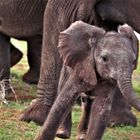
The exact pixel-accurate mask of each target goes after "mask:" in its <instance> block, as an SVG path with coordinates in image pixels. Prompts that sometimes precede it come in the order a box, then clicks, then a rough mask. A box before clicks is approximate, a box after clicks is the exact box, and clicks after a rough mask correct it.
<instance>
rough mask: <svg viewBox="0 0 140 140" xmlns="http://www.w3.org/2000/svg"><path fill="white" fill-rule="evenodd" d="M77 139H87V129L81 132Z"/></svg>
mask: <svg viewBox="0 0 140 140" xmlns="http://www.w3.org/2000/svg"><path fill="white" fill-rule="evenodd" d="M76 139H77V140H86V131H83V132H79V133H78V135H77V137H76Z"/></svg>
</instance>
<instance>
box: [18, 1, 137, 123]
mask: <svg viewBox="0 0 140 140" xmlns="http://www.w3.org/2000/svg"><path fill="white" fill-rule="evenodd" d="M112 1H113V0H112ZM104 2H108V1H106V0H88V1H81V0H75V1H73V0H50V1H49V2H48V4H47V7H46V10H45V16H44V18H45V20H44V29H43V32H44V33H43V51H42V60H41V62H42V64H41V72H40V80H39V84H38V91H37V97H36V102H35V103H33V104H32V105H30V106H29V107H28V108H27V109H26V110H25V111H24V112H23V114H22V115H21V120H24V121H28V122H29V121H34V122H36V123H38V124H41V125H42V124H43V123H44V120H45V119H46V117H47V114H48V112H49V110H50V108H51V106H52V104H53V102H54V100H55V98H56V96H57V89H58V81H59V76H60V70H61V68H62V60H61V59H60V56H59V53H58V49H57V47H56V46H57V45H58V36H59V33H60V31H63V30H65V29H66V28H68V27H69V26H70V24H71V23H73V22H75V21H77V20H82V21H85V22H86V23H89V24H95V25H97V26H102V25H103V27H104V28H105V29H107V30H110V29H113V30H117V28H116V27H117V25H118V24H119V23H124V22H127V23H128V24H130V25H131V26H132V27H134V28H135V27H136V28H135V29H136V30H137V31H138V32H140V30H139V27H140V23H139V20H135V22H133V24H132V23H131V21H132V20H133V21H134V19H136V18H137V19H139V18H138V17H139V16H140V14H139V13H140V12H139V8H138V7H137V6H138V5H139V1H138V0H130V1H127V2H126V0H121V1H120V0H119V2H118V0H114V1H113V3H114V5H115V6H116V7H120V9H119V10H120V11H117V12H119V13H122V14H123V16H124V17H123V19H125V21H124V20H121V19H122V18H121V19H118V18H117V19H115V18H116V16H113V17H112V19H111V20H110V22H109V23H108V22H106V21H104V17H102V18H101V14H102V13H104V11H103V12H102V11H100V10H101V8H102V7H103V6H104ZM123 2H125V6H124V3H123ZM102 3H103V4H102ZM128 5H131V8H129V10H127V9H128V8H127V7H128ZM100 7H101V8H100ZM110 8H111V7H110ZM113 8H114V7H112V11H111V12H112V13H115V14H117V13H116V10H115V8H114V9H113ZM123 9H126V10H125V11H126V12H129V13H124V11H123ZM133 9H136V10H135V14H134V12H133ZM104 10H105V8H104ZM131 10H132V11H131ZM111 12H108V13H106V17H107V15H108V14H109V13H111ZM47 19H49V20H47ZM113 19H114V20H113ZM120 20H121V21H120ZM52 23H54V24H52ZM103 23H104V24H103ZM106 23H107V24H106ZM110 23H111V24H110ZM47 34H49V36H47ZM46 60H47V61H46ZM118 116H119V115H118Z"/></svg>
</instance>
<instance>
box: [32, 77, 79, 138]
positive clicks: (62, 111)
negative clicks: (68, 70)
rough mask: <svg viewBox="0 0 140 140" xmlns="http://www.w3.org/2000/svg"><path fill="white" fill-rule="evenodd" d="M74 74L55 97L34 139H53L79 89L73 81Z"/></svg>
mask: <svg viewBox="0 0 140 140" xmlns="http://www.w3.org/2000/svg"><path fill="white" fill-rule="evenodd" d="M73 79H75V76H71V77H70V78H69V79H68V80H67V83H66V85H65V87H64V88H63V89H62V91H60V94H59V95H58V97H57V98H56V101H55V102H54V104H53V106H52V108H51V110H50V112H49V115H48V117H47V119H46V120H45V123H44V125H43V128H42V130H41V132H40V133H39V135H38V136H37V137H36V138H35V139H34V140H53V139H54V138H55V135H56V132H57V129H58V127H59V125H60V124H61V122H62V120H63V119H64V118H65V117H66V116H67V115H68V113H69V112H70V110H71V108H72V105H73V103H74V102H75V99H76V98H77V96H78V92H77V91H78V89H80V88H79V87H78V86H77V85H76V84H75V82H71V81H74V80H73Z"/></svg>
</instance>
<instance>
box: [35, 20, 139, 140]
mask: <svg viewBox="0 0 140 140" xmlns="http://www.w3.org/2000/svg"><path fill="white" fill-rule="evenodd" d="M58 49H59V52H60V56H61V58H62V59H63V62H64V66H63V67H66V71H67V72H68V73H69V74H68V79H67V81H66V83H65V85H63V86H62V84H61V87H59V95H58V96H57V98H56V100H55V102H54V104H53V106H52V108H51V110H50V112H49V114H48V117H47V119H46V121H45V123H44V125H43V128H42V130H41V132H40V133H39V135H38V136H37V137H36V138H35V140H53V139H54V138H55V135H56V131H57V129H58V127H59V125H60V123H61V122H62V120H63V118H65V117H66V116H67V115H68V113H69V112H70V110H71V108H72V105H73V104H74V102H75V100H76V98H77V97H78V95H79V94H80V93H81V92H87V91H91V93H90V95H91V96H95V99H94V102H93V103H92V106H91V112H90V117H89V125H88V130H87V135H86V138H85V140H101V138H102V136H103V133H104V130H105V128H106V126H107V124H108V120H109V117H110V114H111V109H113V108H112V105H113V101H114V100H115V98H114V97H115V96H114V94H115V90H116V88H117V87H119V89H120V91H121V93H122V96H123V97H124V98H125V99H126V100H127V101H128V102H129V103H130V104H131V105H132V106H133V107H134V108H136V109H137V110H138V111H140V100H139V99H138V97H137V95H136V94H135V92H134V90H133V88H132V82H131V79H132V72H133V70H134V68H135V67H136V65H137V60H138V40H137V38H136V36H135V34H134V32H133V30H132V29H131V28H130V27H129V26H126V25H124V26H120V27H119V29H118V33H117V32H113V31H112V32H105V30H103V29H101V28H98V27H95V26H91V25H89V24H86V23H84V22H81V21H77V22H75V23H73V24H72V25H71V26H70V27H69V28H68V29H67V30H65V31H63V32H61V33H60V37H59V45H58ZM61 76H62V77H65V75H64V73H62V75H61ZM61 76H60V78H61ZM58 118H59V119H58Z"/></svg>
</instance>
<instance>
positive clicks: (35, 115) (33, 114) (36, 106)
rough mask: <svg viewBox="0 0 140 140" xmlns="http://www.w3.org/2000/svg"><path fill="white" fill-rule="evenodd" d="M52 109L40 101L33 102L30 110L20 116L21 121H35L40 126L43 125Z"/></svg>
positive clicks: (27, 109)
mask: <svg viewBox="0 0 140 140" xmlns="http://www.w3.org/2000/svg"><path fill="white" fill-rule="evenodd" d="M49 110H50V107H48V106H46V105H45V104H44V103H43V102H41V101H40V100H37V99H36V100H33V102H32V103H31V104H30V106H29V107H28V108H26V109H25V110H24V111H23V112H22V113H21V115H20V118H19V119H20V120H21V121H26V122H30V121H33V122H35V123H36V124H38V125H43V123H44V121H45V119H46V117H47V115H48V112H49Z"/></svg>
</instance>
